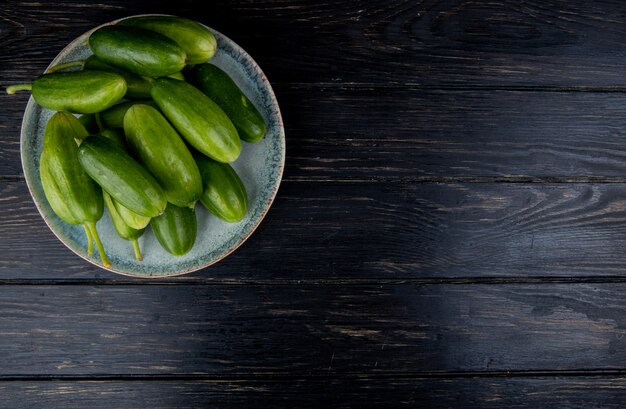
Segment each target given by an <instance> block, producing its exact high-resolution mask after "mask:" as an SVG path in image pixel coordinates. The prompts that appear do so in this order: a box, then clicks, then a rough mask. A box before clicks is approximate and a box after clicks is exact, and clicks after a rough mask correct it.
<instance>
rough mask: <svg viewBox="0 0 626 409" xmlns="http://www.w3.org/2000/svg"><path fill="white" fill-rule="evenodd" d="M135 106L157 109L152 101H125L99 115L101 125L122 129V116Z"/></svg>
mask: <svg viewBox="0 0 626 409" xmlns="http://www.w3.org/2000/svg"><path fill="white" fill-rule="evenodd" d="M135 104H145V105H150V106H151V107H153V108H156V107H157V104H156V103H155V102H154V101H141V102H139V101H126V102H122V103H121V104H115V105H113V106H112V107H111V108H109V109H107V110H105V111H102V112H101V113H100V119H101V120H102V125H103V126H104V127H106V128H123V127H124V115H126V111H128V108H130V107H132V106H133V105H135Z"/></svg>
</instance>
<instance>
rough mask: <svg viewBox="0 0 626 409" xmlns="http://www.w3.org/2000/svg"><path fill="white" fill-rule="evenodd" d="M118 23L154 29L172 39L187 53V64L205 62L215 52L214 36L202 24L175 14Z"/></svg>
mask: <svg viewBox="0 0 626 409" xmlns="http://www.w3.org/2000/svg"><path fill="white" fill-rule="evenodd" d="M118 24H119V25H125V26H133V27H139V28H144V29H146V30H151V31H155V32H157V33H160V34H163V35H164V36H166V37H169V38H171V39H172V40H174V41H175V42H176V43H177V44H178V45H179V46H180V47H181V48H182V49H183V50H184V51H185V53H186V54H187V64H200V63H203V62H207V61H208V60H209V59H210V58H211V57H213V55H214V54H215V50H216V49H217V42H216V41H215V36H214V35H213V33H211V32H210V31H209V29H207V28H206V27H204V26H203V25H202V24H200V23H197V22H195V21H193V20H189V19H186V18H182V17H175V16H142V17H131V18H128V19H126V20H122V21H120V22H119V23H118Z"/></svg>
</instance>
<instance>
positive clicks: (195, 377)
mask: <svg viewBox="0 0 626 409" xmlns="http://www.w3.org/2000/svg"><path fill="white" fill-rule="evenodd" d="M625 376H626V368H625V369H609V370H607V369H574V370H550V369H547V370H521V371H458V372H457V371H454V372H428V371H426V372H377V373H363V372H344V373H336V374H332V375H329V374H326V373H317V374H311V373H309V374H293V373H282V372H258V373H232V374H134V375H128V374H86V375H38V374H29V375H10V374H8V375H0V382H25V381H40V382H49V381H54V382H81V381H100V382H106V381H127V382H132V381H141V382H145V381H172V382H179V381H205V382H223V381H277V382H283V381H293V380H327V379H354V380H358V379H364V380H379V379H416V380H417V379H458V378H547V377H549V378H556V377H620V378H623V377H625Z"/></svg>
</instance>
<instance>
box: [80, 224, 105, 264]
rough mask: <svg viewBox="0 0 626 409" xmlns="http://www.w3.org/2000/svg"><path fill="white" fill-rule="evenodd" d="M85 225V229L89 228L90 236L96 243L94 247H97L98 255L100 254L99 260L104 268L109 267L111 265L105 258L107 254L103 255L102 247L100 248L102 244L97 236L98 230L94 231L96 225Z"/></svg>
mask: <svg viewBox="0 0 626 409" xmlns="http://www.w3.org/2000/svg"><path fill="white" fill-rule="evenodd" d="M85 225H87V228H89V231H90V232H91V235H92V236H93V238H94V240H95V241H96V247H98V253H100V260H102V265H103V266H105V267H109V266H110V265H111V262H110V261H109V259H108V258H107V254H106V253H105V251H104V247H103V246H102V242H101V241H100V236H98V230H97V229H96V223H94V222H89V223H85Z"/></svg>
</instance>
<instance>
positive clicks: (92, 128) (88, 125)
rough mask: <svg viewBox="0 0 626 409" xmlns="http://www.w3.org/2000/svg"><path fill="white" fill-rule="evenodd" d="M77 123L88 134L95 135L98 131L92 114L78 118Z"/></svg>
mask: <svg viewBox="0 0 626 409" xmlns="http://www.w3.org/2000/svg"><path fill="white" fill-rule="evenodd" d="M78 122H80V123H81V125H83V126H84V127H85V129H86V130H87V132H89V133H90V134H96V133H98V131H99V130H100V129H99V128H98V122H97V121H96V116H95V115H94V114H85V115H81V116H79V117H78Z"/></svg>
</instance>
